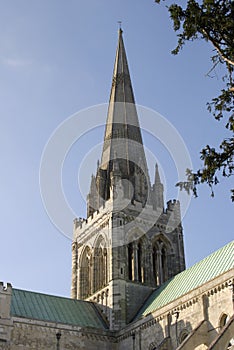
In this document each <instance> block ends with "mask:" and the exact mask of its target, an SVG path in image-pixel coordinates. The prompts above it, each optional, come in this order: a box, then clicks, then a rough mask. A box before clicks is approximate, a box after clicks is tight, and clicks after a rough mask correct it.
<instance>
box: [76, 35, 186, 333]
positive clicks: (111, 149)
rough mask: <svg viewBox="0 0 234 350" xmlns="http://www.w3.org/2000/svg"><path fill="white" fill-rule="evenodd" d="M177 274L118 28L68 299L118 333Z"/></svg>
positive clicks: (175, 229)
mask: <svg viewBox="0 0 234 350" xmlns="http://www.w3.org/2000/svg"><path fill="white" fill-rule="evenodd" d="M184 269H185V259H184V247H183V230H182V225H181V217H180V204H179V202H178V201H176V200H173V201H169V202H168V203H167V206H166V207H165V206H164V198H163V184H162V183H161V180H160V174H159V169H158V166H157V165H156V167H155V179H154V183H153V185H151V183H150V178H149V174H148V169H147V162H146V157H145V152H144V147H143V142H142V136H141V130H140V126H139V121H138V115H137V109H136V105H135V99H134V94H133V88H132V83H131V78H130V74H129V68H128V62H127V56H126V52H125V48H124V42H123V32H122V29H120V30H119V37H118V45H117V51H116V58H115V64H114V71H113V78H112V87H111V93H110V100H109V108H108V114H107V121H106V129H105V135H104V143H103V150H102V155H101V161H100V162H98V167H97V172H96V174H95V175H92V177H91V185H90V191H89V194H88V196H87V218H84V219H81V218H79V219H75V220H74V236H73V243H72V286H71V296H72V298H75V299H83V300H90V301H94V302H96V303H98V305H99V307H100V308H101V310H102V311H103V313H104V315H105V317H106V318H107V320H108V321H109V324H110V329H112V330H118V329H121V328H122V327H124V326H125V325H126V324H127V323H129V322H130V321H131V320H132V318H133V317H134V316H135V314H136V313H137V311H138V310H139V308H140V307H141V305H142V303H143V302H144V300H145V299H146V298H147V297H148V296H149V295H150V293H151V292H152V290H154V289H155V288H157V287H158V286H160V285H161V284H162V283H164V282H165V281H166V280H167V279H169V278H171V277H173V276H174V275H176V274H177V273H179V272H181V271H182V270H184Z"/></svg>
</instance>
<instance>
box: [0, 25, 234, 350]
mask: <svg viewBox="0 0 234 350" xmlns="http://www.w3.org/2000/svg"><path fill="white" fill-rule="evenodd" d="M233 251H234V242H230V243H229V244H227V245H226V246H224V247H222V248H221V249H219V250H218V251H216V252H214V253H212V254H211V255H209V256H208V257H206V258H205V259H203V260H202V261H200V262H198V263H197V264H195V265H194V266H192V267H190V268H188V269H186V267H185V256H184V243H183V227H182V223H181V213H180V203H179V201H177V200H169V201H168V202H167V204H166V205H165V201H164V188H163V183H162V182H161V179H160V173H159V169H158V165H157V164H155V176H154V179H153V181H152V183H151V179H150V176H149V172H148V167H147V160H146V156H145V151H144V145H143V142H142V135H141V128H140V124H139V120H138V115H137V108H136V105H135V99H134V93H133V88H132V83H131V78H130V74H129V68H128V61H127V56H126V51H125V47H124V42H123V33H122V29H119V37H118V44H117V51H116V57H115V63H114V71H113V77H112V86H111V93H110V99H109V107H108V112H107V120H106V126H105V133H104V142H103V148H102V154H101V156H100V160H99V161H98V166H97V171H96V173H95V174H93V175H92V176H91V181H90V190H89V193H88V195H87V215H86V218H76V219H75V220H74V232H73V241H72V281H71V298H64V297H58V296H55V295H47V294H42V293H38V292H31V291H27V290H20V289H15V288H13V287H12V286H11V284H10V283H7V284H6V285H4V284H3V283H0V349H2V350H19V349H21V350H27V349H28V350H32V349H35V350H52V349H57V350H59V349H60V350H65V349H70V350H81V349H88V350H95V349H99V348H102V349H103V350H131V349H132V350H175V349H177V350H195V349H196V350H202V349H210V350H211V349H212V350H228V349H229V350H230V349H232V350H233V349H234V316H233V307H234V277H233Z"/></svg>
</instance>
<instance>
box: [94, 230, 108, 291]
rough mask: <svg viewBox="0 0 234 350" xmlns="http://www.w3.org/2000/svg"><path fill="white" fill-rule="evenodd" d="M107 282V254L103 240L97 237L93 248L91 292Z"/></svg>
mask: <svg viewBox="0 0 234 350" xmlns="http://www.w3.org/2000/svg"><path fill="white" fill-rule="evenodd" d="M107 282H108V255H107V248H106V247H105V241H104V239H103V237H102V236H100V237H99V239H98V241H97V244H96V246H95V248H94V269H93V292H96V291H97V290H99V289H101V288H102V287H104V286H105V285H106V284H107Z"/></svg>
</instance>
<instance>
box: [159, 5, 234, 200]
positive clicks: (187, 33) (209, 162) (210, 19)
mask: <svg viewBox="0 0 234 350" xmlns="http://www.w3.org/2000/svg"><path fill="white" fill-rule="evenodd" d="M162 1H165V2H167V0H155V2H156V3H160V2H162ZM168 10H169V13H170V17H171V19H172V21H173V26H174V30H175V31H176V32H177V33H178V34H177V37H178V42H177V47H176V48H175V49H174V50H173V51H172V53H173V54H175V55H176V54H178V53H179V51H180V50H181V49H182V48H183V46H184V44H185V43H186V42H187V41H193V40H197V39H202V40H205V41H208V42H210V43H211V44H212V46H213V48H214V51H213V52H214V55H213V56H211V62H212V68H211V70H210V72H211V71H212V70H213V69H214V68H215V67H216V66H217V65H222V66H223V67H224V71H225V74H224V76H223V77H222V79H223V82H224V88H223V89H222V90H221V92H220V94H219V96H217V97H214V98H213V99H212V101H211V102H209V103H207V107H208V110H209V112H211V113H212V115H213V116H214V117H215V118H216V119H217V120H221V119H224V120H225V126H226V129H227V130H228V131H229V132H230V137H228V138H224V139H223V140H222V142H221V143H220V145H219V149H218V150H216V149H215V148H212V147H210V146H209V145H207V146H206V147H204V148H203V149H202V150H201V152H200V154H201V156H200V158H201V159H202V161H203V168H202V169H199V170H197V171H196V172H193V171H191V170H187V181H186V182H180V183H178V184H177V186H179V187H180V188H181V189H182V188H184V189H186V190H187V191H188V192H190V191H191V190H192V191H193V193H194V195H195V196H197V185H198V184H200V183H207V184H208V185H209V186H210V187H211V195H212V196H213V195H214V192H213V185H216V184H217V183H218V182H219V180H218V174H221V176H224V177H230V176H232V175H234V160H233V156H234V84H233V70H234V1H232V0H229V1H227V0H203V1H199V2H198V1H195V0H189V1H187V4H186V5H185V8H182V7H181V6H180V5H178V4H171V5H169V6H168ZM210 72H209V73H210ZM231 193H232V195H231V199H232V201H234V189H231Z"/></svg>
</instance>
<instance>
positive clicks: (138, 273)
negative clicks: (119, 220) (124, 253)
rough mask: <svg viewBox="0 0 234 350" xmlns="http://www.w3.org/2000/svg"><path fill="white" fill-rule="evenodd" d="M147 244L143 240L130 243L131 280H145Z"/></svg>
mask: <svg viewBox="0 0 234 350" xmlns="http://www.w3.org/2000/svg"><path fill="white" fill-rule="evenodd" d="M145 254H146V252H145V246H144V244H143V242H142V240H139V241H134V242H132V243H130V244H129V245H128V278H129V280H130V281H136V282H141V283H143V282H145V281H144V277H145V276H144V273H145V260H144V257H145Z"/></svg>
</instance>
